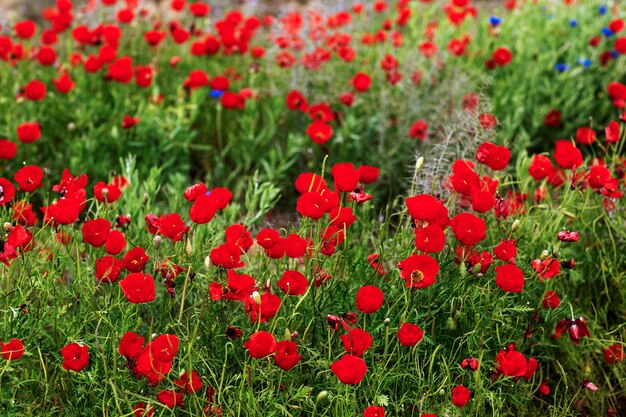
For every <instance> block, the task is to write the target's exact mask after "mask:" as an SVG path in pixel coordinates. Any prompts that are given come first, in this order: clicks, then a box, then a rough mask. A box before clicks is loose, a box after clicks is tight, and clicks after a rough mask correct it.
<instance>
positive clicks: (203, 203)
mask: <svg viewBox="0 0 626 417" xmlns="http://www.w3.org/2000/svg"><path fill="white" fill-rule="evenodd" d="M218 209H219V202H218V201H217V200H216V199H215V198H212V197H211V196H210V195H206V194H202V195H199V196H198V197H197V198H196V199H195V201H194V202H193V205H192V206H191V209H189V218H190V219H191V221H193V222H194V223H196V224H206V223H208V222H210V221H211V220H212V219H213V217H214V216H215V213H216V212H217V210H218Z"/></svg>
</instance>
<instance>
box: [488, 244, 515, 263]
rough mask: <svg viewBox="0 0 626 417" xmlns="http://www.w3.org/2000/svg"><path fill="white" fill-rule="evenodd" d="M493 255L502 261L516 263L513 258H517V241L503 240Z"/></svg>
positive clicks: (494, 249)
mask: <svg viewBox="0 0 626 417" xmlns="http://www.w3.org/2000/svg"><path fill="white" fill-rule="evenodd" d="M493 254H494V255H496V257H497V258H498V259H500V260H501V261H506V262H511V261H514V259H513V258H515V255H517V247H515V241H514V240H503V241H502V242H500V244H499V245H498V246H496V247H495V248H493ZM513 263H514V262H513Z"/></svg>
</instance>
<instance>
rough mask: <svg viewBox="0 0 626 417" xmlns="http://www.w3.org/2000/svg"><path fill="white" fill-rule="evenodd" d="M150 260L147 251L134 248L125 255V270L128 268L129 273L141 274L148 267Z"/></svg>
mask: <svg viewBox="0 0 626 417" xmlns="http://www.w3.org/2000/svg"><path fill="white" fill-rule="evenodd" d="M148 259H150V257H149V256H148V255H146V251H145V250H144V249H143V248H140V247H136V248H132V249H131V250H129V251H128V252H126V255H124V260H123V262H124V268H126V269H127V270H128V272H141V271H143V268H144V267H145V266H146V262H148Z"/></svg>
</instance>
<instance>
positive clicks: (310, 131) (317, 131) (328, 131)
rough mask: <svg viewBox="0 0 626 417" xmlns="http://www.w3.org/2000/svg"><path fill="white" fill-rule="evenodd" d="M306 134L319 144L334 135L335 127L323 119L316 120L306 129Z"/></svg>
mask: <svg viewBox="0 0 626 417" xmlns="http://www.w3.org/2000/svg"><path fill="white" fill-rule="evenodd" d="M306 134H307V135H308V136H309V138H311V140H312V141H313V142H315V143H317V144H318V145H323V144H325V143H326V142H328V140H329V139H330V137H331V136H332V135H333V128H332V127H331V126H330V125H329V124H326V123H324V122H322V121H319V120H316V121H314V122H313V123H311V124H310V125H309V127H307V129H306Z"/></svg>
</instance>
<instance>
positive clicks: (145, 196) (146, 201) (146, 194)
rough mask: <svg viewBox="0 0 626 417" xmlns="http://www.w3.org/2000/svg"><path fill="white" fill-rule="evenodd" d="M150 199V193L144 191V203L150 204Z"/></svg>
mask: <svg viewBox="0 0 626 417" xmlns="http://www.w3.org/2000/svg"><path fill="white" fill-rule="evenodd" d="M148 201H150V196H149V195H148V193H143V204H144V206H145V205H146V204H148Z"/></svg>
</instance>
